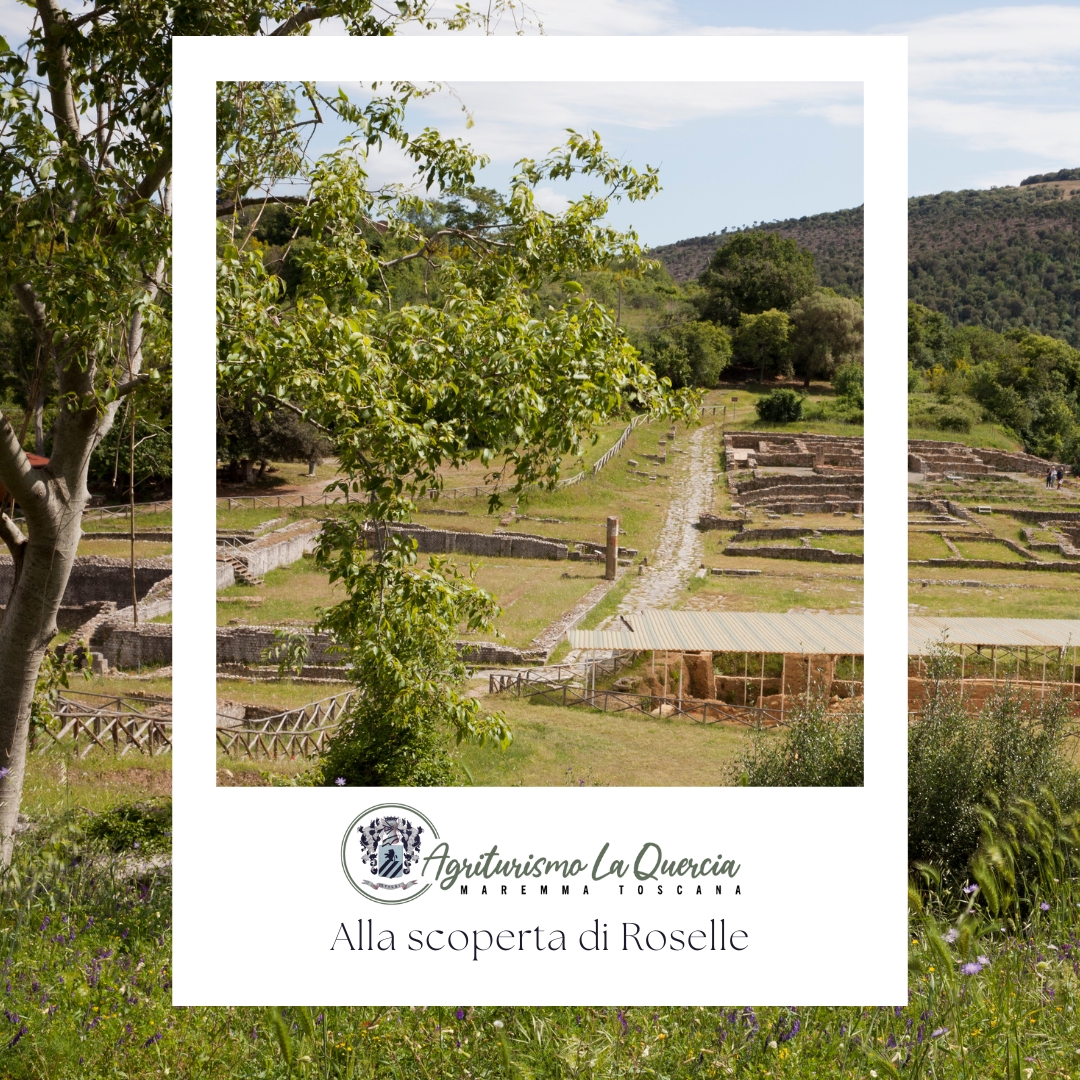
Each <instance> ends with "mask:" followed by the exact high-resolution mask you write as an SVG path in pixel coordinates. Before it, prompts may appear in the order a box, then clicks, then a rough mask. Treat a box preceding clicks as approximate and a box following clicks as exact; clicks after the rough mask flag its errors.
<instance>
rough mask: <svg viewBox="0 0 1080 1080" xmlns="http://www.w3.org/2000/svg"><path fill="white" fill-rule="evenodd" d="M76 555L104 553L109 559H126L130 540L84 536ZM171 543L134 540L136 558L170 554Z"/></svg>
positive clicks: (153, 557) (129, 548) (129, 551)
mask: <svg viewBox="0 0 1080 1080" xmlns="http://www.w3.org/2000/svg"><path fill="white" fill-rule="evenodd" d="M76 554H78V555H104V556H107V557H109V558H111V559H127V558H129V557H130V555H131V541H130V540H124V539H118V540H96V539H94V540H87V539H86V537H85V536H84V537H83V538H82V539H81V540H80V541H79V549H78V551H77V552H76ZM171 554H172V544H169V543H163V542H160V541H156V540H136V541H135V558H136V559H155V558H157V557H158V556H159V555H171Z"/></svg>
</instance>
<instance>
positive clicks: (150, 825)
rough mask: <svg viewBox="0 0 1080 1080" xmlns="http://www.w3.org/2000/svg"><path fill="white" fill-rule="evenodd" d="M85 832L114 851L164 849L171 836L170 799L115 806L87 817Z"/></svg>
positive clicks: (169, 842)
mask: <svg viewBox="0 0 1080 1080" xmlns="http://www.w3.org/2000/svg"><path fill="white" fill-rule="evenodd" d="M84 832H85V834H86V838H87V839H88V840H96V841H98V842H99V843H101V844H103V845H104V846H105V847H106V848H108V849H109V850H110V851H114V852H121V851H139V852H141V853H144V854H145V853H148V852H152V851H167V850H169V848H170V846H171V841H170V837H171V836H172V800H171V799H170V800H167V801H166V802H164V803H162V804H154V803H132V804H129V805H127V806H114V807H112V808H111V809H109V810H106V811H105V812H104V813H103V814H95V815H93V816H92V817H90V819H89V820H88V821H87V822H86V825H85V828H84Z"/></svg>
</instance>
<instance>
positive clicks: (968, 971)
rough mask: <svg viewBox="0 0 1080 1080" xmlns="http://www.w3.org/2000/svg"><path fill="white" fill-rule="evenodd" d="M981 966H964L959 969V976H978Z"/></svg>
mask: <svg viewBox="0 0 1080 1080" xmlns="http://www.w3.org/2000/svg"><path fill="white" fill-rule="evenodd" d="M982 969H983V966H982V964H964V965H962V966H961V968H960V974H961V975H978V974H979V972H980V971H982Z"/></svg>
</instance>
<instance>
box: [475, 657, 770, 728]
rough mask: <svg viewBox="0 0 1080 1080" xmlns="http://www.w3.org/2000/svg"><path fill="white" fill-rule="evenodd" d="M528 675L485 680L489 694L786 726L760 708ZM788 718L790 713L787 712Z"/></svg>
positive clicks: (710, 720) (701, 719)
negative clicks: (599, 686)
mask: <svg viewBox="0 0 1080 1080" xmlns="http://www.w3.org/2000/svg"><path fill="white" fill-rule="evenodd" d="M530 674H531V673H529V672H524V671H522V672H515V673H514V674H513V675H506V674H503V673H499V674H492V675H491V676H490V677H489V687H488V689H489V692H490V693H492V694H498V693H505V692H507V691H512V692H514V693H515V694H516V696H517V697H523V698H526V699H527V700H529V701H533V702H544V703H546V704H548V705H564V706H571V705H584V706H586V707H587V708H590V709H600V710H601V711H602V712H631V711H632V712H640V713H645V714H647V715H654V714H657V713H658V711H659V715H663V716H685V717H688V718H689V719H691V720H695V721H697V722H698V723H699V724H717V723H720V722H722V721H727V722H729V723H731V722H734V723H738V724H743V725H744V726H746V727H753V728H761V727H779V726H780V725H786V724H787V723H789V719H788V718H787V717H784V716H783V714H782V713H781V712H780V710H779V709H762V708H758V707H757V706H754V705H728V704H726V703H724V702H721V701H698V700H696V699H694V698H687V697H683V698H672V697H662V696H660V697H657V696H654V695H652V694H634V693H631V692H630V691H628V690H597V689H596V688H595V687H591V686H590V685H589V683H588V677H587V676H586V681H585V682H584V683H579V682H574V681H572V680H569V679H566V680H555V679H550V678H544V677H543V676H542V675H539V674H537V675H533V676H532V677H530ZM789 716H790V711H789Z"/></svg>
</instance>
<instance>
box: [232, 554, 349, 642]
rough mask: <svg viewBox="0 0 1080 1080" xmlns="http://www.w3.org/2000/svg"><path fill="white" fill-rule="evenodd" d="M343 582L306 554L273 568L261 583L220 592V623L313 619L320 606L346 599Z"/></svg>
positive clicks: (304, 620) (268, 622) (256, 623)
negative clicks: (334, 579)
mask: <svg viewBox="0 0 1080 1080" xmlns="http://www.w3.org/2000/svg"><path fill="white" fill-rule="evenodd" d="M344 596H345V593H344V590H343V589H342V588H341V586H340V585H338V584H334V585H331V584H330V581H329V580H328V578H327V576H326V572H325V571H323V570H319V569H317V568H316V566H315V564H314V560H313V559H312V558H311V556H308V555H305V556H304V557H303V558H301V559H298V560H297V561H296V562H294V563H293V564H292V565H291V566H280V567H278V569H277V570H271V571H270V572H269V573H268V574H267V575H266V577H265V579H264V584H262V585H230V586H229V588H227V589H222V590H220V591H219V592H218V594H217V598H218V599H217V624H218V626H227V625H228V624H229V623H230V622H232V621H236V622H240V623H250V624H252V625H255V626H267V625H276V624H281V623H290V622H294V623H310V622H313V621H314V620H315V618H316V615H317V612H318V609H319V608H320V607H329V606H331V605H332V604H335V603H337V602H338V601H339V600H342V599H344Z"/></svg>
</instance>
